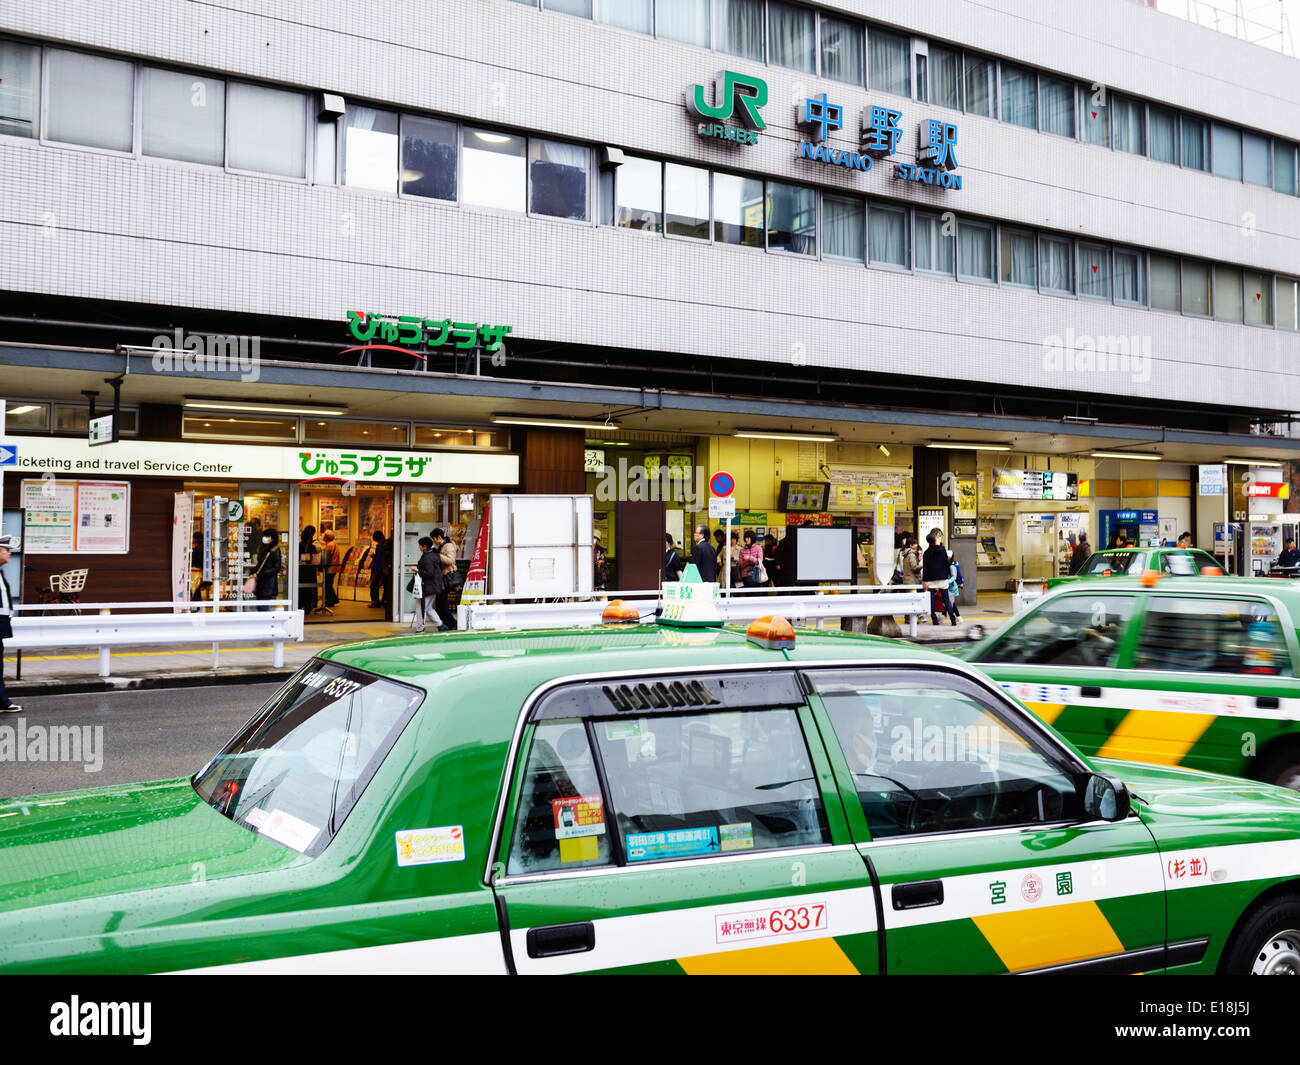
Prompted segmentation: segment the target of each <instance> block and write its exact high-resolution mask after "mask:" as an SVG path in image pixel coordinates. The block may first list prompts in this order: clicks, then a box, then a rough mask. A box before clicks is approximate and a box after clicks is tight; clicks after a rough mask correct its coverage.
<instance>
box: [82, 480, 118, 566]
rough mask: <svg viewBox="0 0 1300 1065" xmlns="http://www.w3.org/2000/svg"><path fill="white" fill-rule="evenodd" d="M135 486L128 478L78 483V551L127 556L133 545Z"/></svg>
mask: <svg viewBox="0 0 1300 1065" xmlns="http://www.w3.org/2000/svg"><path fill="white" fill-rule="evenodd" d="M130 500H131V486H130V484H128V483H127V482H126V481H78V482H77V552H78V553H79V554H80V553H83V552H85V553H91V554H97V555H125V554H126V553H127V549H128V548H129V546H130V521H129V516H130V513H131V512H130V508H129V504H130Z"/></svg>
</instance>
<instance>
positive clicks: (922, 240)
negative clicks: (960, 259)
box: [916, 211, 957, 277]
mask: <svg viewBox="0 0 1300 1065" xmlns="http://www.w3.org/2000/svg"><path fill="white" fill-rule="evenodd" d="M954 243H955V242H954V240H953V234H952V231H951V228H950V227H949V226H948V225H947V223H945V222H944V220H943V219H942V218H941V217H940V216H939V215H937V214H926V213H925V212H924V211H917V212H916V268H917V269H918V270H923V271H925V272H926V273H928V274H945V275H947V276H948V277H952V276H954V273H955V269H956V265H957V263H956V253H955V249H954V247H953V245H954Z"/></svg>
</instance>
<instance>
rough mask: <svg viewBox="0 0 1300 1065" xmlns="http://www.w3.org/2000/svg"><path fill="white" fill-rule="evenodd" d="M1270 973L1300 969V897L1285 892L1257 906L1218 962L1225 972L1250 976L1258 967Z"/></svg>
mask: <svg viewBox="0 0 1300 1065" xmlns="http://www.w3.org/2000/svg"><path fill="white" fill-rule="evenodd" d="M1257 967H1258V968H1259V969H1261V970H1264V969H1267V970H1269V972H1268V975H1284V974H1294V973H1297V972H1300V898H1297V897H1296V896H1295V895H1283V896H1281V897H1278V898H1274V899H1271V900H1269V901H1268V902H1266V903H1264V904H1263V905H1262V906H1260V907H1258V908H1257V909H1256V910H1255V911H1254V912H1253V913H1251V914H1249V915H1247V917H1246V918H1245V919H1244V920H1243V921H1242V923H1241V924H1240V925H1239V926H1238V928H1237V930H1236V931H1235V932H1234V933H1233V935H1232V938H1231V939H1230V940H1229V941H1228V947H1227V949H1226V950H1225V951H1224V952H1223V960H1222V962H1221V964H1220V966H1219V971H1220V973H1222V974H1224V975H1226V976H1250V975H1252V974H1255V971H1256V968H1257Z"/></svg>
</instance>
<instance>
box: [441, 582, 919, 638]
mask: <svg viewBox="0 0 1300 1065" xmlns="http://www.w3.org/2000/svg"><path fill="white" fill-rule="evenodd" d="M605 595H606V597H607V598H604V599H585V600H577V601H575V600H562V601H556V602H548V603H521V602H519V601H518V600H517V599H510V598H509V597H507V596H485V597H484V598H483V599H476V600H474V601H473V602H470V603H465V602H462V603H461V605H460V608H459V610H458V612H457V622H458V624H459V626H460V627H461V628H462V629H564V628H571V627H578V626H583V625H599V624H600V615H601V613H602V611H604V609H605V607H606V606H608V605H609V604H610V603H611V602H613V601H614V600H615V599H621V600H622V601H623V602H624V603H629V604H631V605H633V606H635V607H637V608H638V609H639V610H640V611H641V616H642V618H643V620H646V621H653V620H654V616H655V611H656V610H657V609H659V608H660V607H662V606H663V599H662V593H661V591H660V590H659V589H658V588H655V589H652V590H647V591H634V592H606V593H605ZM718 613H719V614H721V615H722V619H723V621H725V622H727V623H731V622H740V621H753V620H754V619H756V618H763V617H767V616H768V615H769V614H779V615H781V616H782V617H784V618H785V619H786V620H787V621H789V622H790V623H791V624H792V625H806V624H808V623H810V622H813V623H816V625H817V626H818V627H819V628H820V627H821V626H822V625H823V623H824V622H825V621H826V619H828V618H866V617H879V616H888V617H906V618H907V620H908V633H909V635H911V636H915V635H916V619H917V618H918V617H919V616H920V615H922V614H928V613H930V593H929V592H927V591H925V590H924V589H923V588H920V587H918V586H916V585H896V584H895V585H889V586H887V587H877V586H875V585H855V586H852V587H847V586H846V587H842V588H833V589H825V590H815V589H808V588H745V589H739V588H733V589H732V591H731V593H730V594H729V595H728V594H727V593H726V592H725V591H724V592H722V593H721V594H720V595H719V596H718Z"/></svg>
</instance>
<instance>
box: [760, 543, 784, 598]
mask: <svg viewBox="0 0 1300 1065" xmlns="http://www.w3.org/2000/svg"><path fill="white" fill-rule="evenodd" d="M763 568H764V569H765V570H767V583H768V585H769V586H773V585H775V586H777V587H779V586H780V584H781V567H780V565H779V564H778V563H777V561H776V537H775V536H773V535H772V534H771V533H768V534H767V535H766V536H764V537H763Z"/></svg>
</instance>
